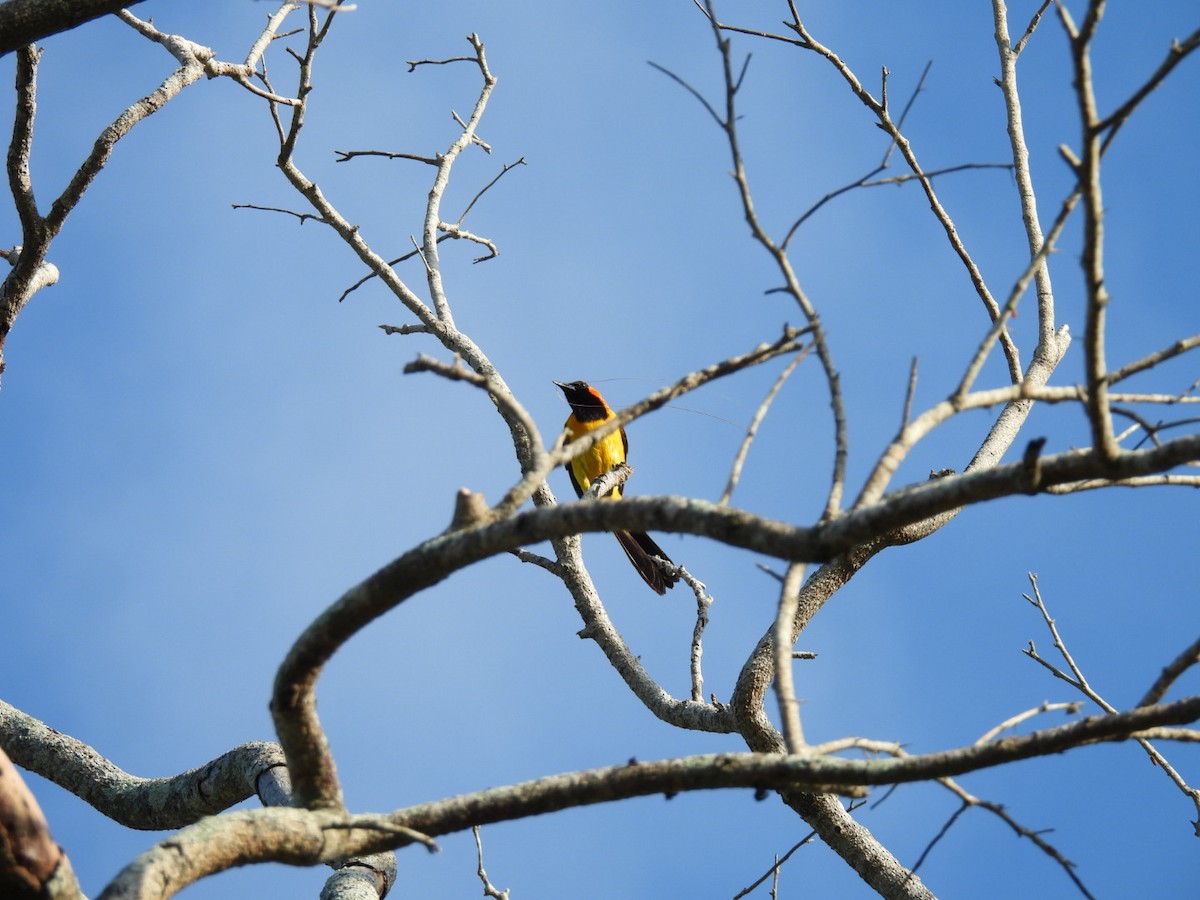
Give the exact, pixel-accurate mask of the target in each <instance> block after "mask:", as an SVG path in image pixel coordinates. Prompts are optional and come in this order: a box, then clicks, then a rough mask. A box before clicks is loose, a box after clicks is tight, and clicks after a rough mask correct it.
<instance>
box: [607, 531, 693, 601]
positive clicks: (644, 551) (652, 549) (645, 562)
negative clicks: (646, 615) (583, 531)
mask: <svg viewBox="0 0 1200 900" xmlns="http://www.w3.org/2000/svg"><path fill="white" fill-rule="evenodd" d="M613 534H614V535H616V537H617V541H618V542H619V543H620V545H621V549H622V550H624V551H625V555H626V556H628V557H629V561H630V562H631V563H633V567H634V568H635V569H637V572H638V574H639V575H641V576H642V580H643V581H645V582H646V584H648V585H650V589H651V590H653V591H654V592H655V593H656V594H665V593H666V592H667V588H669V587H674V586H675V582H677V581H678V580H679V576H678V575H668V574H667V573H666V572H664V571H663V570H662V568H661V567H660V566H659V565H658V563H656V562H655V561H654V560H653V559H651V557H652V556H657V557H660V558H661V559H663V560H664V561H666V562H667V563H670V564H671V565H674V563H672V562H671V557H669V556H667V554H665V553H663V551H662V547H660V546H658V544H656V543H654V541H653V539H652V538H651V537H650V535H648V534H645V533H643V532H640V531H614V532H613Z"/></svg>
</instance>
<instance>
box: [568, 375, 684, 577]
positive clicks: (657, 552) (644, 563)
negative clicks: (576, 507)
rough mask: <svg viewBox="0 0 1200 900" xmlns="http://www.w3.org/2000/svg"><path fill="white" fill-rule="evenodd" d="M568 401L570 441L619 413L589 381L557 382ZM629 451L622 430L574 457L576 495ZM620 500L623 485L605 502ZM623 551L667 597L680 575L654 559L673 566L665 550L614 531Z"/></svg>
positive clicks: (644, 537) (643, 537)
mask: <svg viewBox="0 0 1200 900" xmlns="http://www.w3.org/2000/svg"><path fill="white" fill-rule="evenodd" d="M554 383H555V384H556V385H557V386H558V387H559V389H560V390H561V391H562V392H563V394H564V395H565V396H566V398H567V403H569V404H570V406H571V415H570V416H568V417H567V421H566V424H565V425H564V427H565V428H566V430H567V437H568V438H569V439H570V440H572V441H573V440H575V439H577V438H580V437H583V435H585V434H587V433H588V432H589V431H591V430H593V429H595V428H599V427H600V426H601V425H603V424H604V423H605V422H607V421H608V420H609V419H611V418H613V417H614V416H615V415H616V413H614V412H613V411H612V409H611V408H610V407H609V405H608V404H607V403H605V402H604V398H603V397H601V396H600V392H599V391H598V390H596V389H595V388H594V387H592V386H591V385H590V384H588V383H587V382H586V381H572V382H570V383H569V384H563V383H562V382H561V381H556V382H554ZM628 452H629V438H627V437H626V436H625V429H624V428H620V429H617V430H616V431H614V432H613V433H612V434H610V435H609V436H608V437H606V438H604V439H603V440H601V441H600V442H598V443H597V444H596V445H595V446H593V447H592V449H591V450H588V451H587V452H586V453H584V454H582V455H580V456H577V457H575V458H574V459H573V460H571V461H570V462H568V463H567V464H566V465H565V466H564V467H563V468H565V469H566V470H567V474H568V475H569V476H570V477H571V486H572V487H573V488H575V494H576V496H579V497H582V496H583V494H584V492H585V491H586V490H587V489H588V487H589V486H590V485H591V483H592V481H593V480H594V479H596V478H599V477H600V476H601V475H603V474H604V473H605V472H607V471H609V470H610V469H611V468H612V467H613V466H615V465H617V463H622V462H625V456H626V454H627V453H628ZM620 497H621V488H620V486H618V487H616V488H615V489H614V490H613V492H612V493H611V494H609V495H608V497H607V498H606V499H610V500H617V499H620ZM613 534H614V535H615V536H616V538H617V541H618V543H620V545H621V549H622V550H624V551H625V555H626V556H628V557H629V561H630V562H631V563H633V567H634V568H635V569H637V573H638V574H639V575H641V576H642V580H643V581H645V582H646V584H648V585H650V588H651V589H652V590H653V591H654V592H655V593H657V594H665V593H666V592H667V588H669V587H674V586H675V582H677V581H678V580H679V576H677V575H668V574H667V573H666V572H664V571H663V570H662V569H661V568H660V567H659V565H658V564H657V563H656V562H655V561H654V560H653V559H651V557H654V556H657V557H659V558H661V559H662V560H663V561H664V562H666V563H668V564H670V565H674V563H672V562H671V558H670V557H669V556H667V554H665V553H663V551H662V548H661V547H659V546H658V544H656V543H654V541H653V540H651V538H650V535H648V534H645V533H643V532H633V531H614V532H613Z"/></svg>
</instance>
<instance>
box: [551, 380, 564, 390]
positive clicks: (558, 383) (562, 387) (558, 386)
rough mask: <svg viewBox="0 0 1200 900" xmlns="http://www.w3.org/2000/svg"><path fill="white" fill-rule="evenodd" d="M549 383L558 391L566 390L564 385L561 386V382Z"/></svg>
mask: <svg viewBox="0 0 1200 900" xmlns="http://www.w3.org/2000/svg"><path fill="white" fill-rule="evenodd" d="M550 383H551V384H553V385H554V386H555V387H556V388H558V389H559V390H560V391H565V390H566V389H567V386H566V385H565V384H563V383H562V382H561V381H552V382H550Z"/></svg>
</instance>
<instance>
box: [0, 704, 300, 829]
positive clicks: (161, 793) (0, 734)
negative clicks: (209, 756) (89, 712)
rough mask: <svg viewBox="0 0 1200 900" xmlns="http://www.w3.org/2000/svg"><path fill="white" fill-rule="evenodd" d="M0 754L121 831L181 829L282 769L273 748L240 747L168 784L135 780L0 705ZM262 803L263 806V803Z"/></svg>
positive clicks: (234, 800) (249, 791) (248, 794)
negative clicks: (101, 814)
mask: <svg viewBox="0 0 1200 900" xmlns="http://www.w3.org/2000/svg"><path fill="white" fill-rule="evenodd" d="M0 749H3V750H4V751H5V752H6V753H7V754H8V755H9V756H10V757H11V758H12V761H13V762H14V763H16V764H17V765H19V766H20V767H21V768H23V769H27V770H29V771H30V772H36V773H37V774H38V775H41V776H42V777H43V778H45V779H47V780H49V781H52V782H54V783H55V784H57V785H58V786H59V787H61V788H63V789H64V790H67V791H70V792H71V793H72V794H74V795H75V796H76V797H79V798H80V799H81V800H84V801H86V802H87V803H89V804H91V805H92V806H93V807H95V808H96V809H97V810H98V811H99V812H101V813H103V814H104V815H106V816H108V817H109V818H110V819H112V820H114V821H116V822H119V823H120V824H122V825H124V826H126V827H127V828H138V829H146V830H151V831H159V830H162V829H166V828H181V827H183V826H184V825H190V824H192V823H193V822H196V821H198V820H199V819H201V818H203V817H204V816H210V815H214V814H216V813H219V812H223V811H224V810H226V809H228V808H229V807H231V806H233V805H235V804H237V803H240V802H241V801H243V800H245V799H246V798H247V797H252V796H254V794H255V792H256V791H257V790H258V789H259V788H258V785H259V780H260V779H261V778H262V777H263V776H264V775H266V774H267V773H268V772H270V771H271V770H272V769H275V768H277V767H281V766H283V765H284V758H283V751H282V750H281V749H280V748H279V745H277V744H272V743H267V742H265V741H256V742H253V743H249V744H242V745H241V746H240V747H235V748H233V749H232V750H230V751H228V752H227V753H223V754H221V755H220V756H218V757H217V758H216V759H214V760H212V761H211V762H208V763H205V764H204V765H202V766H198V767H197V768H195V769H191V770H189V771H187V772H182V773H180V774H179V775H172V776H170V777H167V778H140V777H138V776H136V775H130V774H129V773H128V772H125V771H124V770H122V769H120V768H118V767H117V766H115V765H113V764H112V763H111V762H109V761H108V760H107V759H105V758H104V757H103V756H101V755H100V754H99V753H97V752H96V751H95V750H94V749H93V748H92V747H90V746H88V745H87V744H85V743H83V742H82V741H79V740H76V739H75V738H73V737H70V736H69V735H66V734H62V733H61V732H58V731H55V730H54V729H53V728H50V727H49V726H47V725H46V724H45V723H44V722H41V721H39V720H37V719H35V718H33V717H32V716H30V715H27V714H26V713H23V712H21V711H20V710H19V709H17V708H15V707H13V706H11V705H9V704H8V703H5V702H4V701H3V700H0ZM264 802H265V801H264Z"/></svg>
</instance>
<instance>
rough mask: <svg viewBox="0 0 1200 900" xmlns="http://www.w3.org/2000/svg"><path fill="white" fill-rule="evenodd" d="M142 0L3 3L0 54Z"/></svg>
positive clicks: (23, 0)
mask: <svg viewBox="0 0 1200 900" xmlns="http://www.w3.org/2000/svg"><path fill="white" fill-rule="evenodd" d="M141 2H142V0H7V2H5V3H0V55H3V54H5V53H11V52H12V51H14V50H16V49H18V48H19V47H21V46H22V45H24V44H32V43H33V42H34V41H40V40H42V39H44V38H48V37H50V35H52V34H58V33H59V32H62V31H70V30H71V29H72V28H76V27H78V26H79V25H82V24H83V23H84V22H90V21H91V20H92V19H98V18H99V17H100V16H105V15H108V14H109V13H115V12H117V11H118V10H121V9H124V8H125V7H127V6H133V5H134V4H136V3H141Z"/></svg>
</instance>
